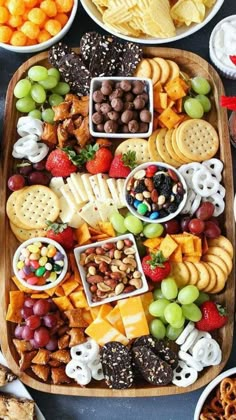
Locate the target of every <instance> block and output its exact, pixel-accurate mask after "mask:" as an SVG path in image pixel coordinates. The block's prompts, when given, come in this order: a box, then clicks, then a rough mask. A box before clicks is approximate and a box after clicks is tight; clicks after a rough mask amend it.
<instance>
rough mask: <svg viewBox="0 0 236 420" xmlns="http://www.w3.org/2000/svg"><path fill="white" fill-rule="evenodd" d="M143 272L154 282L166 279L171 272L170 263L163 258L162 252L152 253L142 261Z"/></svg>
mask: <svg viewBox="0 0 236 420" xmlns="http://www.w3.org/2000/svg"><path fill="white" fill-rule="evenodd" d="M142 267H143V272H144V274H146V276H148V277H149V278H150V279H151V280H152V281H154V282H160V281H161V280H163V279H165V278H166V277H167V276H168V275H169V274H170V270H171V266H170V263H169V262H168V261H167V260H166V258H165V257H164V256H163V254H162V251H158V252H157V253H156V254H154V253H151V254H150V255H146V257H144V258H143V259H142Z"/></svg>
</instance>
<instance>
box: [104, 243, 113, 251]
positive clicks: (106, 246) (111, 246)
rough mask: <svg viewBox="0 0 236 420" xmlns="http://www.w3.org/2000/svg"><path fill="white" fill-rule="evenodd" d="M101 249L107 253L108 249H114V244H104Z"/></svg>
mask: <svg viewBox="0 0 236 420" xmlns="http://www.w3.org/2000/svg"><path fill="white" fill-rule="evenodd" d="M102 248H103V249H104V250H107V251H109V250H110V249H114V248H115V244H113V243H111V242H109V243H107V244H104V245H103V246H102Z"/></svg>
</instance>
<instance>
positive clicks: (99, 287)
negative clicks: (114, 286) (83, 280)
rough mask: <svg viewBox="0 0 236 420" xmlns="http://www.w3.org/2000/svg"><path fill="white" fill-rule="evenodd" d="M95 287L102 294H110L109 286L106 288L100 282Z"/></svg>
mask: <svg viewBox="0 0 236 420" xmlns="http://www.w3.org/2000/svg"><path fill="white" fill-rule="evenodd" d="M97 287H98V289H99V290H101V291H102V292H110V290H111V288H110V286H108V285H107V284H105V283H103V282H101V283H98V284H97Z"/></svg>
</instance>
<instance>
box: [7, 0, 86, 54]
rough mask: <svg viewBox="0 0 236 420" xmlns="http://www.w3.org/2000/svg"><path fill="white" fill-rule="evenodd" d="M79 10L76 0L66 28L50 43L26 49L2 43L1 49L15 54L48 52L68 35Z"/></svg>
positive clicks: (30, 46) (26, 47)
mask: <svg viewBox="0 0 236 420" xmlns="http://www.w3.org/2000/svg"><path fill="white" fill-rule="evenodd" d="M77 8H78V0H74V5H73V8H72V10H71V13H70V16H69V19H68V21H67V22H66V24H65V26H63V28H62V30H61V31H60V32H59V33H58V34H57V35H55V36H53V37H52V38H50V39H49V40H48V41H45V42H41V43H40V44H35V45H29V46H25V47H16V46H13V45H10V44H4V43H2V42H0V47H2V48H4V49H5V50H8V51H13V52H17V53H36V52H39V51H43V50H47V49H48V48H50V47H51V46H52V45H54V44H56V43H57V42H59V41H60V40H61V39H62V38H63V37H64V36H65V35H66V34H67V32H68V31H69V29H70V27H71V25H72V23H73V21H74V18H75V15H76V12H77Z"/></svg>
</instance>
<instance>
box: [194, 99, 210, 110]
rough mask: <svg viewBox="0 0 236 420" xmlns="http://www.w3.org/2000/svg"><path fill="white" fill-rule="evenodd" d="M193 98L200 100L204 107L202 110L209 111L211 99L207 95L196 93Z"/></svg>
mask: <svg viewBox="0 0 236 420" xmlns="http://www.w3.org/2000/svg"><path fill="white" fill-rule="evenodd" d="M195 99H197V100H198V101H199V102H200V104H201V105H202V107H203V109H204V112H209V111H210V110H211V101H210V99H209V98H208V97H207V96H205V95H197V96H195Z"/></svg>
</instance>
